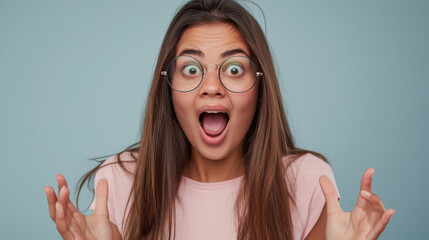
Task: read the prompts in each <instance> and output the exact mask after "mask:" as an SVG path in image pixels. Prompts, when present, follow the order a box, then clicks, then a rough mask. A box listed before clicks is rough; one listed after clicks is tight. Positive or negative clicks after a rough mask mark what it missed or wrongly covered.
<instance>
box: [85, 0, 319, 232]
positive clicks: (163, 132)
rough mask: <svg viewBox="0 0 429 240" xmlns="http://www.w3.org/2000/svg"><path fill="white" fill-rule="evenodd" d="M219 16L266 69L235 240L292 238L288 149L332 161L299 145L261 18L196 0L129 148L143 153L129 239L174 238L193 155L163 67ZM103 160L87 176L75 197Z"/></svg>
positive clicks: (162, 57)
mask: <svg viewBox="0 0 429 240" xmlns="http://www.w3.org/2000/svg"><path fill="white" fill-rule="evenodd" d="M216 22H225V23H229V24H232V25H233V26H235V27H236V28H237V30H239V32H240V33H241V35H242V36H243V38H244V40H245V41H246V43H247V45H248V46H249V49H250V51H251V53H252V57H253V58H254V60H255V64H256V66H257V68H258V69H259V70H260V71H262V72H263V73H264V75H263V78H262V79H261V81H260V85H259V93H258V94H259V95H258V103H257V110H256V113H255V116H254V118H253V120H252V124H251V126H250V129H249V131H248V132H247V134H246V136H245V138H244V139H243V153H244V161H245V164H244V166H245V173H244V177H243V181H242V185H241V187H240V192H239V195H238V198H237V201H236V213H237V218H238V220H239V227H238V236H237V239H239V240H244V239H246V240H247V239H249V240H250V239H285V240H286V239H293V231H292V227H293V226H292V225H293V224H292V220H291V214H290V212H291V210H290V209H291V206H292V205H291V203H293V199H292V197H291V196H292V194H291V193H290V191H291V190H290V189H289V188H290V186H288V185H287V182H286V180H285V179H286V177H285V174H286V171H285V169H286V168H287V166H288V164H290V163H291V161H289V162H288V163H287V164H286V165H285V163H284V162H283V160H282V158H283V157H284V156H289V155H290V156H292V157H291V159H292V160H293V159H296V158H298V157H299V156H301V155H303V154H305V153H312V154H314V155H316V156H317V157H319V158H321V159H323V160H325V161H326V159H325V157H324V156H323V155H321V154H319V153H316V152H313V151H307V150H302V149H299V148H297V147H295V144H294V140H293V137H292V135H291V132H290V129H289V125H288V122H287V119H286V115H285V112H284V109H283V104H282V97H281V93H280V89H279V84H278V80H277V76H276V71H275V69H274V64H273V61H272V56H271V53H270V50H269V46H268V43H267V40H266V38H265V34H264V32H263V31H262V29H261V27H260V25H259V24H258V22H257V21H256V20H255V18H254V17H253V16H252V15H251V14H250V13H249V12H248V11H247V10H246V9H245V8H244V7H243V6H241V5H240V4H238V3H237V2H235V1H233V0H193V1H190V2H188V3H186V4H185V5H184V6H183V7H182V8H181V9H180V10H179V11H178V12H177V14H176V15H175V17H174V18H173V20H172V21H171V24H170V26H169V28H168V30H167V32H166V35H165V37H164V40H163V43H162V47H161V50H160V53H159V56H158V60H157V64H156V67H155V72H154V75H153V81H152V86H151V88H150V92H149V95H148V100H147V103H146V109H145V113H144V121H143V125H142V129H141V141H140V142H138V143H136V144H134V145H131V146H130V147H129V148H127V149H126V150H124V151H123V152H125V151H131V152H135V153H137V154H136V155H137V157H135V163H136V165H135V166H136V168H135V169H136V170H135V172H134V173H133V174H134V184H133V188H132V193H133V194H131V195H130V199H131V198H132V200H133V201H132V204H130V205H129V206H127V207H130V211H129V214H128V216H126V223H125V225H124V229H123V230H124V233H125V239H151V240H158V239H165V238H168V239H171V237H172V236H173V233H172V229H173V228H174V227H173V226H174V225H175V216H174V212H175V209H174V206H175V204H174V203H175V198H176V194H177V191H178V188H179V185H180V180H181V176H182V173H183V170H184V169H185V167H186V164H187V161H189V159H190V143H189V141H188V139H187V138H186V136H185V134H184V132H183V131H182V129H181V127H180V125H179V122H178V120H177V118H176V116H175V113H174V109H173V105H172V98H171V89H170V87H169V85H168V83H167V81H166V79H165V78H164V76H161V74H160V73H161V71H162V70H164V69H165V68H166V67H167V64H168V62H169V61H170V60H171V59H172V58H173V57H175V56H174V54H175V49H176V45H177V42H178V41H179V38H180V36H181V34H182V32H183V31H184V30H185V29H186V28H188V27H190V26H194V25H197V24H210V23H216ZM123 152H121V153H123ZM118 155H119V156H118V163H119V164H120V165H121V166H122V164H123V163H122V162H123V161H121V159H120V153H119V154H118ZM101 163H102V162H101ZM101 163H100V165H101ZM100 165H98V166H97V167H96V168H94V169H93V170H91V171H90V172H89V173H87V174H86V175H84V176H83V177H82V178H81V181H80V183H79V190H78V195H77V197H79V192H80V190H81V189H82V186H83V185H84V183H85V182H86V181H87V180H88V179H90V178H91V177H92V176H93V175H94V173H95V172H96V171H97V170H98V169H99V167H100ZM130 199H129V200H130ZM129 202H130V201H129ZM124 214H125V213H124ZM124 217H125V216H124ZM119 227H120V226H119ZM166 230H167V231H166Z"/></svg>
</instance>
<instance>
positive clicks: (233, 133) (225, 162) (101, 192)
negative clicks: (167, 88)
mask: <svg viewBox="0 0 429 240" xmlns="http://www.w3.org/2000/svg"><path fill="white" fill-rule="evenodd" d="M186 49H193V50H197V51H199V53H200V54H199V55H198V56H195V57H197V59H199V61H200V62H201V63H202V64H203V65H205V64H220V63H221V62H222V60H223V59H224V58H225V56H222V53H225V52H227V51H229V50H232V49H241V50H242V53H238V55H242V56H246V55H248V56H249V55H250V54H249V53H250V52H249V49H248V46H247V45H246V43H245V42H244V40H243V38H242V36H241V35H240V33H239V32H238V31H237V30H236V29H235V28H234V27H232V26H231V25H229V24H225V23H217V24H204V25H198V26H194V27H191V28H189V29H187V30H186V31H185V32H184V33H183V34H182V37H181V39H180V40H179V43H178V45H177V51H176V55H179V54H180V53H181V52H182V51H183V50H186ZM236 54H237V53H236ZM188 55H189V54H188ZM206 70H207V73H206V76H205V78H204V80H203V83H202V84H201V85H200V86H199V87H198V88H197V89H195V90H194V91H192V92H188V93H180V92H175V91H172V97H173V105H174V109H175V112H176V115H177V118H178V120H179V123H180V125H181V127H182V129H183V130H184V132H185V134H186V136H187V138H188V139H189V141H190V143H191V145H192V153H191V159H190V164H189V166H188V168H186V169H185V171H184V175H185V176H187V177H189V178H192V179H195V180H197V181H200V182H218V181H224V180H228V179H231V178H235V177H238V176H241V175H243V164H242V162H243V155H242V152H241V147H242V146H241V142H242V141H243V138H244V136H245V134H246V132H247V131H248V129H249V126H250V123H251V119H252V118H253V116H254V114H255V110H256V101H257V92H258V85H259V84H256V85H255V86H254V87H253V88H252V89H251V90H250V91H248V92H245V93H231V92H229V91H228V90H226V89H225V88H224V87H223V86H222V85H221V83H220V82H219V79H218V75H217V69H216V68H215V67H214V66H211V65H210V66H209V67H207V68H206ZM204 105H221V106H223V107H224V108H226V109H228V112H229V113H230V114H229V117H230V120H229V123H228V125H229V126H228V128H229V129H227V130H228V132H227V135H226V137H225V139H224V140H223V141H222V142H220V143H218V144H209V143H207V142H205V141H204V140H203V138H202V137H201V132H200V131H199V130H198V128H199V126H200V123H199V119H198V114H197V110H198V109H199V108H200V107H201V106H204ZM373 174H374V169H372V168H369V169H367V170H366V172H365V173H364V175H363V177H362V181H361V187H360V190H361V191H360V192H359V195H358V200H357V204H356V206H355V208H354V209H353V211H352V212H344V211H343V210H342V209H341V207H340V205H339V202H338V199H337V193H336V190H335V187H334V185H333V184H332V183H331V182H330V181H329V179H328V178H327V177H325V176H322V177H320V181H319V182H320V186H321V188H322V191H323V194H324V196H325V199H326V203H325V206H324V208H323V210H322V213H321V215H320V217H319V219H318V221H317V222H316V224H315V226H314V227H313V229H312V230H311V232H310V233H309V235H308V236H307V238H306V239H309V240H312V239H328V240H348V239H350V240H351V239H353V240H364V239H365V240H373V239H377V238H378V236H379V235H380V234H381V233H382V232H383V230H384V229H385V227H386V226H387V224H388V222H389V220H390V218H391V217H392V215H393V214H394V213H395V210H393V209H389V210H386V209H385V207H384V205H383V203H382V201H381V200H380V198H379V197H378V196H377V195H376V194H373V193H372V187H371V184H372V177H373ZM57 182H58V191H59V194H58V196H57V195H56V194H55V191H54V189H53V188H52V187H50V186H47V187H45V189H44V190H45V192H46V195H47V201H48V207H49V214H50V216H51V218H52V220H53V221H54V222H55V224H56V226H57V230H58V232H59V233H60V235H61V237H62V238H63V239H66V240H71V239H107V240H110V239H122V238H121V235H120V234H119V231H118V228H117V226H115V225H114V224H112V223H111V222H110V221H109V216H108V209H107V198H108V186H107V181H106V180H105V179H101V180H100V181H99V182H98V183H97V187H96V191H95V195H96V203H95V211H94V213H93V214H92V215H91V216H86V215H83V214H81V213H79V212H78V211H77V210H76V207H75V206H74V205H73V203H72V202H71V201H70V199H69V192H70V191H69V189H68V187H67V182H66V180H65V179H64V177H63V176H62V175H61V174H58V175H57Z"/></svg>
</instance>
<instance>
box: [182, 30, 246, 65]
mask: <svg viewBox="0 0 429 240" xmlns="http://www.w3.org/2000/svg"><path fill="white" fill-rule="evenodd" d="M237 49H238V50H242V52H243V54H245V55H247V56H250V51H249V47H248V46H247V44H246V42H245V40H244V38H243V36H242V35H241V33H240V32H239V31H238V30H237V28H235V27H234V26H233V25H232V24H229V23H208V24H201V25H196V26H192V27H189V28H187V29H186V30H185V31H184V32H183V33H182V35H181V37H180V39H179V42H178V43H177V47H176V52H175V54H176V56H177V55H179V54H180V53H181V52H184V51H186V52H190V51H187V50H196V51H197V52H198V51H199V52H201V56H199V57H201V58H222V56H223V53H225V52H228V51H231V50H237ZM191 52H192V51H191ZM238 52H239V51H238Z"/></svg>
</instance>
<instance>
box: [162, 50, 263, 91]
mask: <svg viewBox="0 0 429 240" xmlns="http://www.w3.org/2000/svg"><path fill="white" fill-rule="evenodd" d="M179 57H190V58H192V59H194V60H195V61H196V62H197V63H198V64H199V65H200V67H201V69H202V70H203V74H202V76H201V80H200V82H199V83H198V85H197V86H195V87H194V88H192V89H191V90H186V91H181V90H178V89H176V88H174V87H173V86H172V85H171V83H170V81H169V80H168V76H167V69H168V68H169V67H170V65H171V64H172V63H173V61H174V60H175V59H177V58H179ZM234 57H242V58H245V59H247V60H248V61H249V62H250V63H251V64H252V65H253V67H254V68H255V73H256V76H255V77H256V78H257V77H262V76H263V72H259V71H257V70H256V65H255V63H253V61H252V60H251V59H250V58H248V57H245V56H231V57H229V58H227V59H225V60H223V61H222V63H221V64H213V63H211V64H205V66H216V67H217V73H218V79H219V82H220V84H222V86H223V87H224V88H225V89H226V90H228V91H230V92H232V93H245V92H248V91H250V89H252V88H253V86H255V84H256V81H257V79H255V81H254V82H253V84H252V86H250V88H249V89H247V90H245V91H232V90H231V89H229V88H227V87H226V86H225V85H224V84H223V82H222V80H221V76H220V69H221V67H222V65H223V64H224V63H225V62H226V61H228V60H230V59H231V58H234ZM206 72H207V71H206V69H205V68H204V66H203V65H202V64H201V62H200V61H198V59H197V58H195V57H193V56H189V55H179V56H176V57H174V58H173V59H171V61H170V62H169V63H168V65H167V68H166V70H163V71H161V75H162V76H165V77H166V79H167V83H168V85H169V86H170V87H171V88H172V89H174V90H175V91H177V92H182V93H186V92H192V91H194V90H195V89H197V88H198V87H199V86H200V85H201V83H202V82H203V80H204V77H205V75H206Z"/></svg>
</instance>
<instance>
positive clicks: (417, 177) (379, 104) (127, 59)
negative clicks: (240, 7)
mask: <svg viewBox="0 0 429 240" xmlns="http://www.w3.org/2000/svg"><path fill="white" fill-rule="evenodd" d="M257 3H258V4H259V5H260V6H261V8H262V9H263V11H264V13H265V15H266V33H267V37H268V40H269V43H270V47H271V50H272V53H273V55H274V58H275V63H276V67H277V70H278V76H279V79H280V81H281V86H282V91H283V94H284V95H283V97H284V101H285V103H286V110H287V116H288V119H289V121H290V124H291V129H292V131H293V134H294V136H295V138H296V141H297V144H298V146H300V147H303V148H306V149H312V150H315V151H318V152H320V153H322V154H324V155H325V156H326V157H327V158H328V159H329V161H330V163H331V166H332V168H333V170H334V173H335V176H336V179H337V184H338V186H339V189H340V192H341V196H342V200H341V205H342V207H343V208H344V209H345V210H348V211H350V210H352V209H353V206H354V204H355V202H356V198H357V194H358V191H359V184H360V179H361V175H362V173H363V172H364V170H365V169H366V168H368V167H374V168H375V176H374V185H373V189H374V192H375V193H377V194H378V195H379V196H380V197H381V198H382V199H383V201H384V204H385V206H386V207H387V208H394V209H396V211H397V212H396V214H395V215H394V216H393V218H392V220H391V222H390V224H389V226H388V227H387V229H386V230H385V232H384V233H383V234H382V236H381V237H380V239H424V238H425V237H426V235H427V215H428V213H429V212H428V210H427V206H426V203H427V199H428V197H429V193H428V187H427V184H428V169H429V164H428V157H427V154H425V152H426V151H427V149H428V147H429V144H428V143H429V141H428V140H427V136H428V134H429V131H428V130H429V128H428V126H427V123H428V122H429V121H428V120H429V107H428V103H429V97H428V94H427V91H428V90H429V84H428V80H429V79H428V76H429V70H428V69H429V64H428V63H429V47H428V43H429V27H428V26H429V21H428V20H429V17H428V16H429V15H428V12H429V2H428V1H390V0H389V1H388V0H380V1H369V0H365V1H340V0H338V1H300V2H295V1H257ZM181 4H182V2H181V1H167V0H159V1H152V2H150V3H148V2H143V1H128V2H126V3H119V2H116V1H12V0H10V1H0V156H1V168H0V192H1V198H0V201H1V202H0V203H1V204H0V212H1V214H0V239H58V238H59V235H58V233H57V232H56V229H55V225H54V224H53V222H52V221H51V219H50V218H49V215H48V209H47V203H46V198H45V193H44V192H43V187H44V186H46V185H52V186H55V174H56V173H63V174H64V175H65V176H66V178H67V180H68V181H69V185H70V186H74V185H75V184H76V182H77V180H78V179H79V178H80V177H81V176H82V175H83V174H84V173H85V172H86V171H88V170H89V169H91V168H92V167H93V166H94V163H93V162H91V161H88V159H89V158H92V157H97V156H102V155H106V154H112V153H115V152H118V151H120V150H122V149H123V148H125V147H126V146H128V145H130V144H132V143H134V142H136V141H138V137H139V134H138V133H139V126H140V119H141V114H142V109H143V107H144V103H145V99H146V96H147V92H148V88H149V86H150V80H151V76H152V74H153V70H154V66H155V60H156V56H157V53H158V51H159V48H160V45H161V41H162V38H163V35H164V34H165V31H166V29H167V26H168V24H169V21H170V20H171V18H172V15H173V14H174V13H175V11H176V9H177V8H178V7H179V6H180V5H181ZM249 7H250V8H251V11H252V12H254V14H255V16H256V17H257V19H258V20H260V21H261V22H263V21H262V17H261V16H262V15H261V13H260V12H259V11H258V9H257V8H256V7H254V6H252V5H249ZM90 199H91V196H90V194H89V192H88V191H86V193H85V194H84V196H83V198H82V204H84V205H85V204H88V203H89V201H90Z"/></svg>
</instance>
